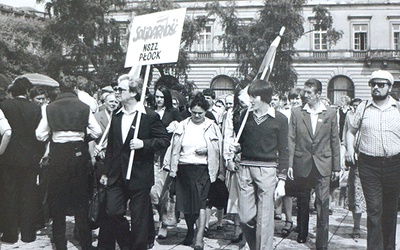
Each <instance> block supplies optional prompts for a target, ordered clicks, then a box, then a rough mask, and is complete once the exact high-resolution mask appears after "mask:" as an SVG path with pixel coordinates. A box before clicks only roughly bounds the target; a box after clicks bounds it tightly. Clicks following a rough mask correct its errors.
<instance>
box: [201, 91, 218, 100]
mask: <svg viewBox="0 0 400 250" xmlns="http://www.w3.org/2000/svg"><path fill="white" fill-rule="evenodd" d="M203 95H205V96H211V98H212V99H215V92H214V90H212V89H204V90H203Z"/></svg>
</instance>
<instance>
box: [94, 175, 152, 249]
mask: <svg viewBox="0 0 400 250" xmlns="http://www.w3.org/2000/svg"><path fill="white" fill-rule="evenodd" d="M128 200H129V210H130V215H131V229H130V230H129V222H128V220H127V219H126V218H125V216H124V215H125V213H126V204H127V201H128ZM152 213H153V211H152V208H151V201H150V188H146V189H139V190H129V189H128V187H127V186H126V184H125V182H124V180H122V178H120V179H118V180H117V181H116V183H114V184H113V185H111V186H110V187H109V188H108V192H107V215H108V219H109V222H110V223H108V224H107V225H104V226H105V228H102V229H101V230H105V232H108V236H106V235H105V234H104V237H103V238H102V245H101V246H100V249H113V248H112V247H115V240H116V241H117V243H118V245H119V247H120V248H121V249H122V250H146V249H147V243H148V239H149V236H148V233H149V228H150V226H151V225H150V223H154V222H152V221H150V219H149V218H150V215H152ZM153 226H154V225H153Z"/></svg>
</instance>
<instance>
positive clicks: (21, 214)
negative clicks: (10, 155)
mask: <svg viewBox="0 0 400 250" xmlns="http://www.w3.org/2000/svg"><path fill="white" fill-rule="evenodd" d="M36 171H37V168H35V167H34V166H29V167H28V166H4V169H3V181H2V182H3V185H4V186H3V187H4V205H3V213H4V215H3V216H4V217H3V220H4V227H3V233H4V234H3V239H4V240H6V241H9V242H14V241H18V232H19V230H20V231H21V240H22V241H25V242H32V241H34V240H35V239H36V215H37V210H38V205H39V201H38V200H37V196H36V194H35V192H36V191H37V187H36Z"/></svg>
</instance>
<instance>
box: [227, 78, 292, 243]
mask: <svg viewBox="0 0 400 250" xmlns="http://www.w3.org/2000/svg"><path fill="white" fill-rule="evenodd" d="M247 92H248V94H249V96H250V104H251V109H252V111H250V112H249V115H248V116H246V120H245V121H242V123H243V122H245V125H244V129H243V132H242V136H241V137H240V139H239V144H236V143H232V144H231V145H230V147H229V149H230V150H231V151H232V152H234V153H239V152H241V161H240V165H241V166H240V168H239V169H238V170H237V176H238V182H239V199H238V201H239V216H240V220H241V227H242V231H243V233H244V235H245V236H246V240H247V243H248V244H249V247H250V249H251V250H262V249H273V241H274V196H275V197H282V196H284V195H285V180H286V170H287V167H288V160H289V154H288V121H287V118H286V117H285V116H284V115H283V114H282V113H280V112H278V111H275V109H274V108H272V107H271V106H270V104H269V103H270V102H271V98H272V86H271V84H270V83H268V82H266V81H264V80H255V81H254V82H252V83H251V84H250V86H249V88H248V91H247ZM242 119H244V118H242ZM231 163H232V161H230V162H228V169H230V168H231V167H229V165H231ZM277 177H278V178H277ZM277 179H278V181H277ZM275 187H276V188H275ZM274 191H275V193H274Z"/></svg>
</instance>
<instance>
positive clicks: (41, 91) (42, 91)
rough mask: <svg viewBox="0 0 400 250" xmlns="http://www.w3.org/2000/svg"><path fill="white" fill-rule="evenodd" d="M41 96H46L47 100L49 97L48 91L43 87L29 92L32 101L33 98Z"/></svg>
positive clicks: (34, 88)
mask: <svg viewBox="0 0 400 250" xmlns="http://www.w3.org/2000/svg"><path fill="white" fill-rule="evenodd" d="M39 95H44V96H46V98H47V97H48V95H47V91H46V90H45V89H43V88H41V87H37V86H35V87H33V88H32V89H31V90H30V91H29V97H30V98H31V99H33V98H35V97H36V96H39Z"/></svg>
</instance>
